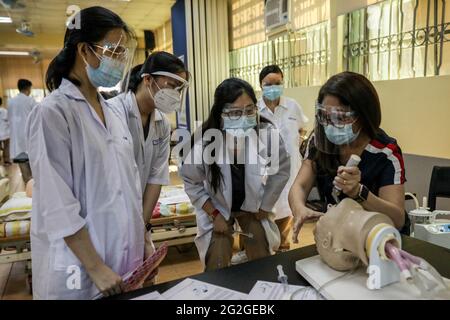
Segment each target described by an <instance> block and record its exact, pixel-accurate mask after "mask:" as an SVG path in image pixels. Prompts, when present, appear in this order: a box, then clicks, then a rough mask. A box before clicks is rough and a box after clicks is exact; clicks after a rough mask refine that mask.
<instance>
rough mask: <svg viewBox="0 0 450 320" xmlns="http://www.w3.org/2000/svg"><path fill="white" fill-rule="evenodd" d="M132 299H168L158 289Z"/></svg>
mask: <svg viewBox="0 0 450 320" xmlns="http://www.w3.org/2000/svg"><path fill="white" fill-rule="evenodd" d="M131 300H166V299H164V297H163V296H162V295H161V294H160V293H159V292H158V291H153V292H150V293H147V294H144V295H142V296H139V297H137V298H134V299H131Z"/></svg>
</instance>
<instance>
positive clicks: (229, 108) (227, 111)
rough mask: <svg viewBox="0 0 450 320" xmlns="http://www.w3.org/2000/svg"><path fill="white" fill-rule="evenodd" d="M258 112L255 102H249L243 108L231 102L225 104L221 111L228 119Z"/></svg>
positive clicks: (236, 118)
mask: <svg viewBox="0 0 450 320" xmlns="http://www.w3.org/2000/svg"><path fill="white" fill-rule="evenodd" d="M257 112H258V107H257V106H256V105H255V104H250V105H248V106H246V107H244V108H239V107H236V106H234V105H232V104H227V105H225V108H224V109H223V112H222V117H228V118H229V119H230V120H239V119H240V118H241V117H242V116H243V115H244V116H253V115H256V114H257Z"/></svg>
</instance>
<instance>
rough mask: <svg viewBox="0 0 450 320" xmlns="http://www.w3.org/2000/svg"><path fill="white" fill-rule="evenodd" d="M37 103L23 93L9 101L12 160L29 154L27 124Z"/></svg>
mask: <svg viewBox="0 0 450 320" xmlns="http://www.w3.org/2000/svg"><path fill="white" fill-rule="evenodd" d="M35 105H36V101H34V99H33V98H32V97H29V96H27V95H25V94H23V93H19V94H18V95H17V96H15V97H14V98H12V99H10V100H9V101H8V120H9V129H10V137H11V141H10V144H9V152H10V156H11V159H14V158H16V157H17V156H18V155H19V154H21V153H27V149H26V138H25V123H26V122H27V118H28V115H29V114H30V112H31V110H32V109H33V107H34V106H35Z"/></svg>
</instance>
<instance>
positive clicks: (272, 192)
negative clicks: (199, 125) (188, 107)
mask: <svg viewBox="0 0 450 320" xmlns="http://www.w3.org/2000/svg"><path fill="white" fill-rule="evenodd" d="M262 126H265V127H267V128H268V129H272V128H273V126H272V125H268V124H262ZM259 143H260V148H259V149H258V159H259V161H258V164H246V165H245V201H244V203H243V205H242V207H241V210H242V211H247V212H252V213H256V212H258V211H259V209H262V210H264V211H267V212H271V211H272V209H273V206H274V205H275V202H276V201H277V200H278V197H279V195H280V193H281V191H282V190H283V187H284V185H285V183H286V182H287V181H288V179H289V167H290V161H289V155H288V154H287V152H286V151H285V146H284V143H283V141H282V139H281V138H280V141H279V145H280V149H279V170H278V172H277V174H275V175H269V176H267V175H266V174H265V173H264V172H267V170H265V168H264V167H265V166H266V164H265V163H266V159H267V158H268V157H267V150H268V149H269V148H265V145H264V144H263V143H264V142H263V141H261V139H260V141H259ZM203 150H204V146H202V142H201V141H199V142H197V143H196V144H195V146H194V148H193V149H192V150H191V151H190V153H189V155H188V157H187V158H186V160H185V161H184V163H183V165H182V166H181V169H180V175H181V177H182V179H183V180H184V187H185V191H186V193H187V194H188V196H189V198H190V200H191V202H192V204H193V205H194V207H195V209H196V218H197V236H196V238H195V244H196V246H197V250H198V252H199V256H200V259H201V261H202V262H203V264H205V257H206V253H207V251H208V247H209V245H210V242H211V236H212V230H213V223H212V222H211V220H210V219H209V216H208V214H207V213H206V212H205V211H204V210H203V209H202V207H203V205H204V204H205V202H206V201H207V200H208V199H211V201H212V203H213V205H214V207H215V208H216V209H217V210H219V211H220V213H221V214H222V215H223V217H224V218H225V219H226V220H229V219H230V216H231V205H232V181H231V169H230V164H219V165H218V166H219V168H220V170H221V173H222V175H223V180H221V185H220V188H219V190H218V191H217V193H215V192H214V190H213V188H212V186H211V185H210V183H209V178H210V174H211V173H210V169H209V166H208V165H207V164H206V163H205V162H204V161H203V160H204V159H203V157H202V154H203ZM227 153H228V152H227ZM192 155H193V157H194V158H195V159H200V160H202V161H201V163H197V164H193V163H192V162H193V161H190V162H191V163H188V162H187V160H188V159H191V156H192ZM226 157H227V158H228V159H230V156H229V155H228V154H227V155H226ZM196 162H197V161H196Z"/></svg>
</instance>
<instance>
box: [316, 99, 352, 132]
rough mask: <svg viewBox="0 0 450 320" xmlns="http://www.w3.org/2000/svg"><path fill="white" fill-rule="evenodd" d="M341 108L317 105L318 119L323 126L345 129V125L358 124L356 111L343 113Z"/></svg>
mask: <svg viewBox="0 0 450 320" xmlns="http://www.w3.org/2000/svg"><path fill="white" fill-rule="evenodd" d="M338 108H340V107H325V106H323V105H322V104H320V103H317V104H316V119H317V122H319V124H321V125H322V126H327V125H329V124H331V125H332V126H334V127H336V128H343V127H344V126H345V125H348V124H353V123H355V122H356V119H357V114H356V112H354V111H341V110H339V109H338Z"/></svg>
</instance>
